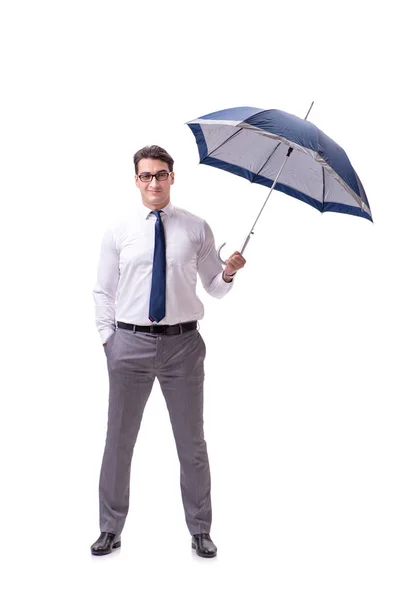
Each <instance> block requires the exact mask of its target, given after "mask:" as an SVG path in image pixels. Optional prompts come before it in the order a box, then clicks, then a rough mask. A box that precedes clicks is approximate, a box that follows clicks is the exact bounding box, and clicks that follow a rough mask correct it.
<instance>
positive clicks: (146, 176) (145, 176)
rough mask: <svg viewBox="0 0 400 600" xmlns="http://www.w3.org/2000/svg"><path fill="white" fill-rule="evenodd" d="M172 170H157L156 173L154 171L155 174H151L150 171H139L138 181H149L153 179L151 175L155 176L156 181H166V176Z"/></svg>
mask: <svg viewBox="0 0 400 600" xmlns="http://www.w3.org/2000/svg"><path fill="white" fill-rule="evenodd" d="M171 173H172V171H170V172H169V173H168V172H167V171H159V172H158V173H156V174H155V175H152V174H151V173H140V175H138V177H139V179H140V181H143V182H146V183H148V182H149V181H153V177H155V178H156V179H157V181H166V180H167V179H168V177H169V176H170V175H171Z"/></svg>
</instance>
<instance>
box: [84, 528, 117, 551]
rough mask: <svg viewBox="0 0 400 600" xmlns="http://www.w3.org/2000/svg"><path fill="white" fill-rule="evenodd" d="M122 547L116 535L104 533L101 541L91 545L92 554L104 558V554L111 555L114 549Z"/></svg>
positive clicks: (100, 538)
mask: <svg viewBox="0 0 400 600" xmlns="http://www.w3.org/2000/svg"><path fill="white" fill-rule="evenodd" d="M120 546H121V540H120V538H119V537H115V533H108V531H102V532H101V535H100V537H99V539H98V540H96V541H95V543H94V544H92V545H91V547H90V549H91V551H92V554H95V555H96V556H102V555H103V554H110V553H111V551H112V550H114V548H119V547H120Z"/></svg>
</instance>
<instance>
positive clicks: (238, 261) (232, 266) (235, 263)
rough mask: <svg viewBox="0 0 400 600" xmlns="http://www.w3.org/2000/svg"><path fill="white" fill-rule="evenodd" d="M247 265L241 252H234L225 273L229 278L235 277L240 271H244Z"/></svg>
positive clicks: (227, 262)
mask: <svg viewBox="0 0 400 600" xmlns="http://www.w3.org/2000/svg"><path fill="white" fill-rule="evenodd" d="M245 264H246V259H245V258H244V257H243V256H242V255H241V254H240V252H234V253H233V254H231V256H230V257H229V258H228V260H227V261H226V265H225V269H224V273H225V274H226V275H227V276H228V277H229V275H233V274H234V273H236V271H239V269H243V267H244V265H245Z"/></svg>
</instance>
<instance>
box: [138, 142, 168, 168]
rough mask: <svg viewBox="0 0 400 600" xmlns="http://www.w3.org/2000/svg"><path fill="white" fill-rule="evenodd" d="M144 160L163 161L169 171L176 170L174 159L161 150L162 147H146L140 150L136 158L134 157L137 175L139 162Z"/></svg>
mask: <svg viewBox="0 0 400 600" xmlns="http://www.w3.org/2000/svg"><path fill="white" fill-rule="evenodd" d="M142 158H154V159H158V160H162V161H163V162H166V163H167V165H168V169H169V170H170V171H173V170H174V159H173V158H172V156H170V155H169V154H168V152H167V151H166V150H164V148H161V147H160V146H145V147H144V148H141V149H140V150H138V151H137V152H136V154H135V156H134V157H133V162H134V164H135V173H136V175H137V174H138V164H139V160H141V159H142Z"/></svg>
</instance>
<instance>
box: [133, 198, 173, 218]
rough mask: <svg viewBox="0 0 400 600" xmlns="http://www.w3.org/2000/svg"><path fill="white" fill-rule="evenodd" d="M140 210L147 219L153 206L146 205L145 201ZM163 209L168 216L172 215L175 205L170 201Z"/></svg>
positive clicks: (141, 214)
mask: <svg viewBox="0 0 400 600" xmlns="http://www.w3.org/2000/svg"><path fill="white" fill-rule="evenodd" d="M138 210H139V213H140V216H141V217H142V218H143V219H147V217H148V216H149V215H150V214H151V208H148V207H147V206H145V205H144V204H143V202H142V203H141V204H140V205H139V207H138ZM161 210H162V212H163V213H164V214H165V215H166V216H167V217H172V215H173V214H174V207H173V206H172V204H171V202H168V204H167V206H164V208H162V209H161Z"/></svg>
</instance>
